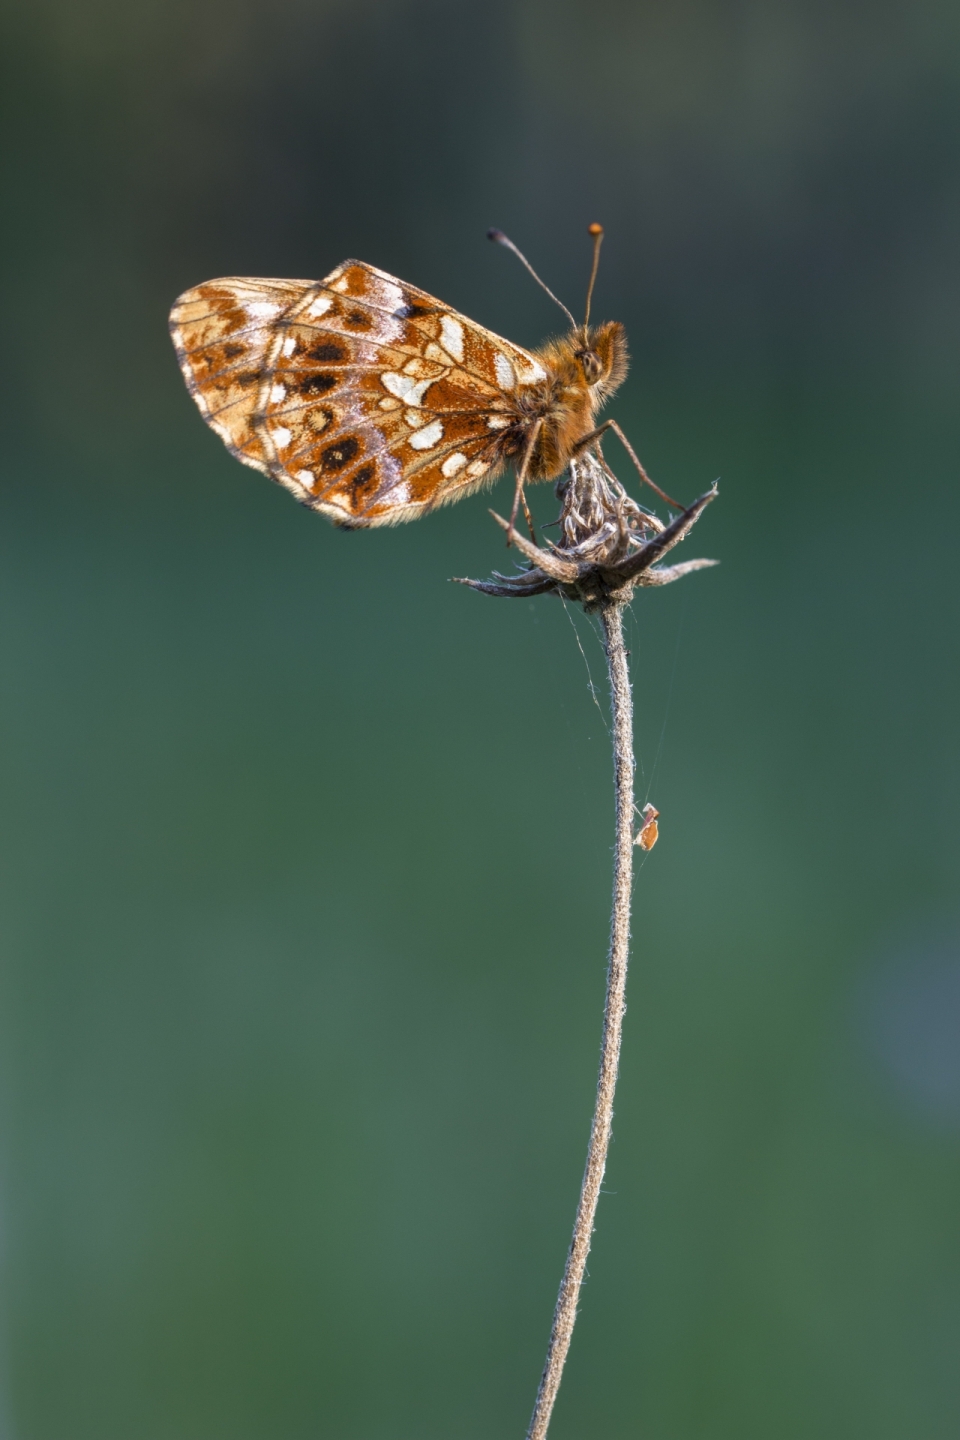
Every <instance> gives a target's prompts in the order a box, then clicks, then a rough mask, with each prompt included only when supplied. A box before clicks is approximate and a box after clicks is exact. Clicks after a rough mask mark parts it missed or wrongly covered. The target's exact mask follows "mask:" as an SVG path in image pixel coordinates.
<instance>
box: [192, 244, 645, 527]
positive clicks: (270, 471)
mask: <svg viewBox="0 0 960 1440" xmlns="http://www.w3.org/2000/svg"><path fill="white" fill-rule="evenodd" d="M590 233H591V234H592V235H593V237H594V257H593V270H592V273H591V280H590V289H589V292H588V298H587V314H586V319H585V320H584V323H583V324H582V325H577V324H576V323H575V322H574V320H573V316H572V315H571V314H570V312H569V310H567V309H566V306H563V305H562V304H561V302H560V301H559V300H557V301H556V303H557V304H558V305H561V308H562V309H563V310H564V311H565V313H566V315H567V317H568V319H569V320H570V324H571V329H570V331H569V333H568V334H566V335H563V336H560V337H559V338H557V339H553V340H550V341H548V342H547V343H546V344H544V345H543V346H541V347H540V348H539V349H537V350H534V351H528V350H524V349H523V348H522V347H521V346H519V345H515V344H513V343H512V342H511V341H509V340H504V339H502V338H501V337H500V336H499V335H495V334H494V333H493V332H492V331H490V330H486V329H484V327H483V326H482V325H478V324H477V323H476V322H475V321H473V320H469V319H467V317H466V316H464V315H461V314H458V312H457V311H456V310H453V309H451V307H450V306H449V305H445V304H443V302H442V301H440V300H436V299H434V297H433V296H432V295H428V294H426V292H425V291H423V290H418V289H417V288H416V287H415V286H413V285H409V284H406V283H405V282H404V281H401V280H398V279H396V278H395V277H394V276H393V275H388V274H387V273H386V272H385V271H383V270H378V269H376V268H375V266H373V265H367V264H365V263H364V262H363V261H360V260H345V261H344V262H343V263H342V264H341V265H338V266H337V268H336V269H335V270H333V271H331V273H330V274H329V275H328V276H327V277H326V279H324V280H319V281H311V280H261V279H249V278H228V279H222V280H208V281H206V282H205V283H204V284H202V285H197V286H196V287H195V288H194V289H192V290H187V291H186V292H185V293H184V294H183V295H181V296H180V298H179V299H178V300H177V301H176V303H175V304H174V306H173V309H172V311H171V313H170V330H171V334H172V337H173V343H174V347H175V349H176V352H177V359H178V360H179V363H180V369H181V371H182V372H183V377H184V379H185V381H186V384H187V389H188V390H189V392H190V394H191V395H192V396H193V398H194V400H195V401H196V403H197V406H198V407H199V409H200V412H201V414H202V415H203V418H204V419H205V420H206V422H207V424H208V425H209V426H210V427H211V429H213V430H214V431H215V432H216V434H218V435H219V436H220V438H221V439H222V440H223V441H224V443H225V445H226V446H227V449H228V450H229V451H230V453H231V454H232V455H234V456H235V457H236V458H237V459H238V460H240V461H242V463H243V464H244V465H250V466H252V467H253V468H254V469H256V470H261V471H263V473H264V474H266V475H269V476H270V478H271V479H272V480H275V481H276V482H277V483H278V484H280V485H283V486H284V487H285V488H286V489H287V490H289V491H290V493H291V494H292V495H294V496H295V498H296V499H297V500H299V501H300V502H301V503H302V504H304V505H307V506H309V508H310V509H311V510H317V511H319V512H320V514H322V515H326V516H327V518H328V519H330V520H332V521H333V523H334V524H335V525H339V526H341V527H344V528H347V529H358V528H364V527H367V526H371V525H395V524H398V523H399V522H401V521H405V520H415V519H418V518H419V517H420V516H421V515H425V514H427V513H428V512H429V511H430V510H433V509H434V508H435V507H437V506H438V505H446V504H450V503H451V502H453V501H455V500H460V499H462V498H463V497H464V496H466V495H470V494H472V493H473V492H474V491H476V490H478V489H480V488H481V487H482V486H484V485H487V484H491V483H492V482H493V481H494V480H495V479H496V478H497V476H498V475H499V474H500V473H501V472H502V470H503V469H504V467H505V465H507V464H508V463H510V462H512V463H513V464H514V466H515V468H516V471H517V484H516V492H515V496H514V508H513V515H512V516H511V522H510V523H511V528H512V525H513V521H514V519H515V518H516V513H517V506H518V504H519V503H520V502H521V501H522V502H523V504H524V509H525V510H526V502H525V500H524V498H523V486H524V484H525V483H527V482H535V481H540V480H552V479H555V478H556V477H557V476H559V475H560V474H562V473H563V471H564V470H565V469H566V467H567V465H568V464H569V462H570V460H571V458H572V457H573V456H574V455H575V454H576V453H578V451H579V450H582V449H583V448H585V447H586V446H588V445H590V444H593V443H595V442H596V441H597V439H598V438H599V435H600V434H601V433H602V431H603V430H604V429H606V428H612V429H614V430H615V431H616V432H617V433H618V434H619V436H620V438H621V439H622V440H623V442H624V444H625V445H626V446H627V450H628V452H629V453H630V456H631V458H632V460H633V461H634V463H635V464H636V465H637V467H638V469H639V470H640V473H641V475H642V476H643V477H644V479H646V480H648V482H649V483H651V484H652V481H649V477H648V476H647V475H646V472H645V471H644V470H643V467H642V465H641V464H640V462H639V460H638V459H637V457H636V456H635V455H634V454H633V451H632V449H631V447H630V445H629V443H628V442H627V440H626V437H625V436H624V435H623V432H622V431H621V430H620V427H619V426H618V425H616V422H615V421H609V420H608V421H607V422H606V425H605V426H601V427H599V429H598V428H597V427H596V425H595V416H596V412H597V410H598V409H599V408H600V406H601V405H602V404H603V403H604V401H605V400H607V399H608V398H609V396H610V395H612V394H613V392H614V391H615V390H616V389H617V387H618V386H619V385H620V384H621V382H622V381H623V379H624V377H625V375H626V371H627V359H628V357H627V345H626V336H625V332H624V329H623V326H622V325H620V324H619V323H617V322H616V321H609V322H607V323H605V324H601V325H594V326H591V325H590V323H589V317H590V295H591V294H592V291H593V282H594V279H595V277H596V271H597V260H598V256H599V246H600V239H601V238H602V235H603V231H602V227H600V226H599V225H595V226H591V227H590ZM490 238H491V239H495V240H497V241H499V242H500V243H501V244H504V245H506V246H507V247H508V248H510V249H511V250H513V251H514V253H515V254H517V255H518V256H519V258H520V259H521V260H522V261H523V263H524V265H526V266H527V269H528V270H530V272H531V274H533V275H534V278H535V279H536V280H537V282H538V283H539V284H540V285H542V286H543V288H544V289H545V290H547V293H548V294H549V295H550V296H551V298H552V299H554V300H556V296H554V295H553V292H552V291H550V290H549V289H548V287H547V286H546V285H544V283H543V281H542V280H540V277H539V276H537V275H536V272H535V271H533V269H532V267H531V266H530V265H529V264H528V262H527V261H526V259H525V258H524V257H523V256H522V255H521V254H520V252H519V251H518V250H517V249H516V246H514V245H513V243H512V241H510V240H508V239H507V237H506V236H505V235H503V234H502V232H500V231H491V232H490ZM653 488H654V489H657V490H658V493H659V494H663V492H662V491H660V490H659V488H658V487H657V486H654V487H653ZM664 498H665V499H668V500H669V497H667V496H664ZM670 503H671V504H672V503H673V502H672V501H671V502H670ZM527 513H528V518H529V512H527Z"/></svg>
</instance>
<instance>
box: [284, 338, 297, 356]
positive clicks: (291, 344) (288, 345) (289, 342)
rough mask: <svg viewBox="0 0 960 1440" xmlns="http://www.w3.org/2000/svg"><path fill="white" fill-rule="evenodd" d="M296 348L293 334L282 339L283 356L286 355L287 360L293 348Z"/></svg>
mask: <svg viewBox="0 0 960 1440" xmlns="http://www.w3.org/2000/svg"><path fill="white" fill-rule="evenodd" d="M296 348H297V342H296V339H295V337H294V336H293V335H288V336H287V338H286V340H284V342H283V353H284V356H285V357H286V359H288V360H289V358H290V356H291V355H292V354H293V352H294V350H296Z"/></svg>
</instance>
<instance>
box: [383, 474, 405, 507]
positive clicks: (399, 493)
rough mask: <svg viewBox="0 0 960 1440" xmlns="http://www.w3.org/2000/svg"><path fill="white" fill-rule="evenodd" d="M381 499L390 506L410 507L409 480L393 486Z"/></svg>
mask: <svg viewBox="0 0 960 1440" xmlns="http://www.w3.org/2000/svg"><path fill="white" fill-rule="evenodd" d="M381 498H382V499H383V500H385V501H386V502H387V503H388V504H390V505H408V504H409V503H410V482H409V480H401V481H399V483H398V484H396V485H392V486H391V487H390V489H389V490H388V491H387V493H386V494H385V495H383V496H382V497H381Z"/></svg>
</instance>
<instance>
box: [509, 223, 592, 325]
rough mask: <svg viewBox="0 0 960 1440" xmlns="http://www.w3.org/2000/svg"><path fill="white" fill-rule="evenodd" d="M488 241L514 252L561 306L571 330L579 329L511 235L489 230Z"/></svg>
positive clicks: (539, 283)
mask: <svg viewBox="0 0 960 1440" xmlns="http://www.w3.org/2000/svg"><path fill="white" fill-rule="evenodd" d="M487 239H488V240H492V241H493V242H494V244H495V245H503V246H504V247H505V249H507V250H512V251H513V253H514V255H516V257H517V259H518V260H519V261H520V263H521V265H525V266H526V267H527V269H528V270H529V271H530V274H531V275H532V276H533V278H534V280H536V282H537V284H538V285H539V286H540V289H541V290H546V292H547V294H548V295H549V296H550V299H551V300H552V301H553V303H554V304H555V305H559V306H560V309H561V310H562V311H563V313H564V315H566V317H567V319H568V320H569V321H570V325H571V328H572V329H574V330H576V328H577V322H576V320H574V318H573V316H572V315H571V314H570V311H569V310H568V309H567V307H566V305H564V303H563V301H562V300H558V299H557V297H556V295H554V293H553V291H552V290H551V289H550V286H549V285H545V284H544V282H543V281H542V280H541V279H540V276H539V275H538V274H537V272H536V270H534V268H533V266H532V265H531V264H530V261H529V260H528V259H527V257H526V255H524V254H523V252H522V251H520V250H518V249H517V247H516V245H514V243H513V241H512V240H511V239H510V237H509V235H504V233H503V231H502V230H488V231H487Z"/></svg>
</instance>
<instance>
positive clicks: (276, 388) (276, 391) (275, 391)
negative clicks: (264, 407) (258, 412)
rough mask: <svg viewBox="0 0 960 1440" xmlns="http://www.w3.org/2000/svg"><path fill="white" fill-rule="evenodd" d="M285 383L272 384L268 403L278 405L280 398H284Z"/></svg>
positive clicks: (285, 391) (285, 392)
mask: <svg viewBox="0 0 960 1440" xmlns="http://www.w3.org/2000/svg"><path fill="white" fill-rule="evenodd" d="M286 394H287V387H286V385H273V386H272V387H271V389H270V404H271V405H279V404H280V401H281V400H284V399H286Z"/></svg>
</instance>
